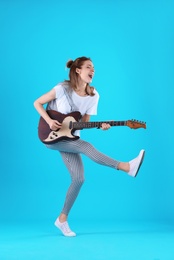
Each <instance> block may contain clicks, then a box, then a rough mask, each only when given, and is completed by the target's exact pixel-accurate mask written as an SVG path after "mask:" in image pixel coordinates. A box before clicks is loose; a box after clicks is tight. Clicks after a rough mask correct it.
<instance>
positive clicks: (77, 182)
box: [72, 177, 85, 186]
mask: <svg viewBox="0 0 174 260" xmlns="http://www.w3.org/2000/svg"><path fill="white" fill-rule="evenodd" d="M72 182H73V184H74V185H76V186H82V185H83V183H84V182H85V178H84V177H80V178H73V179H72Z"/></svg>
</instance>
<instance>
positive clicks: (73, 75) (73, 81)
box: [66, 56, 95, 96]
mask: <svg viewBox="0 0 174 260" xmlns="http://www.w3.org/2000/svg"><path fill="white" fill-rule="evenodd" d="M87 60H90V61H91V59H90V58H87V57H85V56H83V57H79V58H77V59H75V60H74V61H73V60H69V61H68V62H67V63H66V67H67V68H69V69H70V71H69V80H68V82H69V83H70V87H71V88H72V89H74V90H76V89H77V85H78V77H79V75H78V74H77V72H76V69H77V68H78V69H80V68H81V67H82V65H83V64H84V62H85V61H87ZM85 91H86V94H87V95H89V96H94V95H95V94H94V87H91V86H90V85H89V84H88V83H87V85H86V89H85Z"/></svg>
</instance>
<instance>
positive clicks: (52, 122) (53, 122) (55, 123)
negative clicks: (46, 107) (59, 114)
mask: <svg viewBox="0 0 174 260" xmlns="http://www.w3.org/2000/svg"><path fill="white" fill-rule="evenodd" d="M61 126H62V124H61V123H60V122H59V121H57V120H53V119H50V121H49V127H50V129H51V130H53V131H56V130H58V129H60V128H61Z"/></svg>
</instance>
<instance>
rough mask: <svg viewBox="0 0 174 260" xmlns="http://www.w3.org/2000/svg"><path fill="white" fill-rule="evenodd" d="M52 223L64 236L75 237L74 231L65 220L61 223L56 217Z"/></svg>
mask: <svg viewBox="0 0 174 260" xmlns="http://www.w3.org/2000/svg"><path fill="white" fill-rule="evenodd" d="M54 225H55V226H56V227H57V228H59V229H60V230H61V231H62V233H63V234H64V236H66V237H75V236H76V233H74V232H73V231H71V229H70V227H69V225H68V222H67V221H65V222H63V223H61V222H60V221H59V218H57V219H56V221H55V222H54Z"/></svg>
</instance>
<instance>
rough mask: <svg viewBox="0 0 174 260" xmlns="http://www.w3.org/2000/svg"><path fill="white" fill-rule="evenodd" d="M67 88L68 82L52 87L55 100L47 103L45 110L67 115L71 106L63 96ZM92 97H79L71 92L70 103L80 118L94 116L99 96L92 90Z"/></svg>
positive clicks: (76, 132) (77, 133)
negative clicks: (79, 114) (76, 109)
mask: <svg viewBox="0 0 174 260" xmlns="http://www.w3.org/2000/svg"><path fill="white" fill-rule="evenodd" d="M67 86H68V82H62V83H59V84H58V85H56V86H55V87H54V89H55V91H56V98H55V99H54V100H52V101H50V102H49V103H48V106H47V109H48V110H50V109H52V110H56V111H58V112H60V113H62V114H68V113H70V112H72V111H71V106H70V104H69V101H68V99H67V97H66V95H65V90H64V88H65V87H67ZM94 94H95V95H94V96H89V95H87V96H83V97H82V96H79V95H78V94H77V93H76V92H75V91H74V90H73V91H72V96H71V97H72V101H73V103H74V105H75V106H77V108H78V111H79V112H80V113H81V115H82V116H84V115H85V114H87V115H96V114H97V106H98V101H99V94H98V92H97V91H96V89H94ZM79 133H80V132H79V131H78V130H77V131H75V134H76V135H79Z"/></svg>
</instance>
